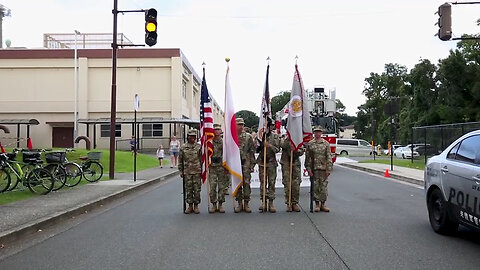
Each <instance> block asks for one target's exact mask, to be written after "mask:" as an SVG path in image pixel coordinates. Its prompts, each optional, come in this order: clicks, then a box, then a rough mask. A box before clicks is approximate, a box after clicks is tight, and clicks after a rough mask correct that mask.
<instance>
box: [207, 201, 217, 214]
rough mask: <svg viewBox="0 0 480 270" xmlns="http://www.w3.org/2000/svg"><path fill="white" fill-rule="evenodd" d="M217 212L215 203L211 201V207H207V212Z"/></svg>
mask: <svg viewBox="0 0 480 270" xmlns="http://www.w3.org/2000/svg"><path fill="white" fill-rule="evenodd" d="M215 212H217V203H212V207H211V208H210V209H208V213H210V214H213V213H215Z"/></svg>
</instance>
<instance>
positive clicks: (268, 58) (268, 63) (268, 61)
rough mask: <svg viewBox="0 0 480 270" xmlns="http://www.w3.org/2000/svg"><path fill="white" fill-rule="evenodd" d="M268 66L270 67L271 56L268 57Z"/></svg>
mask: <svg viewBox="0 0 480 270" xmlns="http://www.w3.org/2000/svg"><path fill="white" fill-rule="evenodd" d="M267 64H269V65H270V56H269V57H267Z"/></svg>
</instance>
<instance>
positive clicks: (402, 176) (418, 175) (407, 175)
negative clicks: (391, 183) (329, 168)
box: [336, 158, 424, 186]
mask: <svg viewBox="0 0 480 270" xmlns="http://www.w3.org/2000/svg"><path fill="white" fill-rule="evenodd" d="M338 161H339V162H338ZM336 164H338V165H340V166H344V167H348V168H352V169H356V170H361V171H366V172H369V173H374V174H378V175H381V176H384V174H385V171H386V170H387V169H388V171H389V173H390V177H391V178H393V179H396V180H400V181H404V182H408V183H412V184H416V185H420V186H423V185H424V180H423V171H422V170H418V169H411V168H406V167H400V166H393V171H392V170H390V164H380V163H359V162H357V161H355V160H351V159H348V158H345V159H344V160H337V162H336Z"/></svg>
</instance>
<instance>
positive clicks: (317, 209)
mask: <svg viewBox="0 0 480 270" xmlns="http://www.w3.org/2000/svg"><path fill="white" fill-rule="evenodd" d="M314 211H315V212H320V202H318V201H316V202H315V210H314Z"/></svg>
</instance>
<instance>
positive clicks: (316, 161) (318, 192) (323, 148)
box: [305, 127, 333, 212]
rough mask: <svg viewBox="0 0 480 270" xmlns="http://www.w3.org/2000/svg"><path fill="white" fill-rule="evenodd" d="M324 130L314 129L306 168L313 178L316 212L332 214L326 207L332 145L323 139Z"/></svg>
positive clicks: (307, 153)
mask: <svg viewBox="0 0 480 270" xmlns="http://www.w3.org/2000/svg"><path fill="white" fill-rule="evenodd" d="M322 132H323V130H322V128H321V127H316V128H314V129H313V134H314V139H313V140H311V141H310V142H309V143H308V144H307V151H306V155H305V168H306V169H307V171H308V175H309V176H310V177H311V178H313V179H312V180H313V198H314V200H315V212H320V211H322V212H330V209H329V208H328V207H327V206H326V205H325V202H326V201H327V196H328V189H327V186H328V177H329V176H330V173H331V172H332V169H333V162H332V154H331V152H330V144H329V143H328V142H327V141H326V140H324V139H323V138H322Z"/></svg>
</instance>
